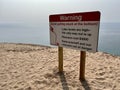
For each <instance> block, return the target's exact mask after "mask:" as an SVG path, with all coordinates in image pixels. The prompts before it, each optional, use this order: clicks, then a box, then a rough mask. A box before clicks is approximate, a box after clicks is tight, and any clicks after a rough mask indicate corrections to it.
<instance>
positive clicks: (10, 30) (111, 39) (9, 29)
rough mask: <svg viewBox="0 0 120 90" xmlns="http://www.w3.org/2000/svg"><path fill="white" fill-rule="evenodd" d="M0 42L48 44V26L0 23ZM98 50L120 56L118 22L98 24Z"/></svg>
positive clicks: (119, 27)
mask: <svg viewBox="0 0 120 90" xmlns="http://www.w3.org/2000/svg"><path fill="white" fill-rule="evenodd" d="M0 42H12V43H31V44H40V45H48V46H50V44H49V26H45V25H43V26H39V27H36V26H35V27H31V26H29V25H28V26H27V25H24V26H23V25H14V24H12V25H11V24H10V25H6V24H4V25H3V24H0ZM98 50H99V51H102V52H107V53H110V54H113V55H119V56H120V23H102V24H101V25H100V31H99V44H98Z"/></svg>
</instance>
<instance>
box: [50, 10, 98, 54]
mask: <svg viewBox="0 0 120 90" xmlns="http://www.w3.org/2000/svg"><path fill="white" fill-rule="evenodd" d="M49 22H50V43H51V45H56V46H60V47H69V48H73V49H77V50H81V51H90V52H96V51H97V48H98V36H99V34H98V33H99V24H100V12H99V11H95V12H83V13H70V14H56V15H50V16H49Z"/></svg>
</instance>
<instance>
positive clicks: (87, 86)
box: [80, 80, 91, 90]
mask: <svg viewBox="0 0 120 90" xmlns="http://www.w3.org/2000/svg"><path fill="white" fill-rule="evenodd" d="M80 82H81V84H82V86H83V87H84V90H91V88H90V86H89V84H88V82H87V80H80Z"/></svg>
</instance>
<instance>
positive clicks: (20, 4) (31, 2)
mask: <svg viewBox="0 0 120 90" xmlns="http://www.w3.org/2000/svg"><path fill="white" fill-rule="evenodd" d="M119 5H120V0H0V23H26V24H32V25H36V26H37V25H40V24H43V25H44V24H46V23H49V21H48V20H49V15H51V14H61V13H75V12H89V11H100V12H101V22H120V18H119V16H120V10H119Z"/></svg>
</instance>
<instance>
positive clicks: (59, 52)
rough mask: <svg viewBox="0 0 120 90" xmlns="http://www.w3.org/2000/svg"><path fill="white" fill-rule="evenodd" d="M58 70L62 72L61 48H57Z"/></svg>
mask: <svg viewBox="0 0 120 90" xmlns="http://www.w3.org/2000/svg"><path fill="white" fill-rule="evenodd" d="M58 68H59V72H60V73H62V72H63V47H58Z"/></svg>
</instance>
